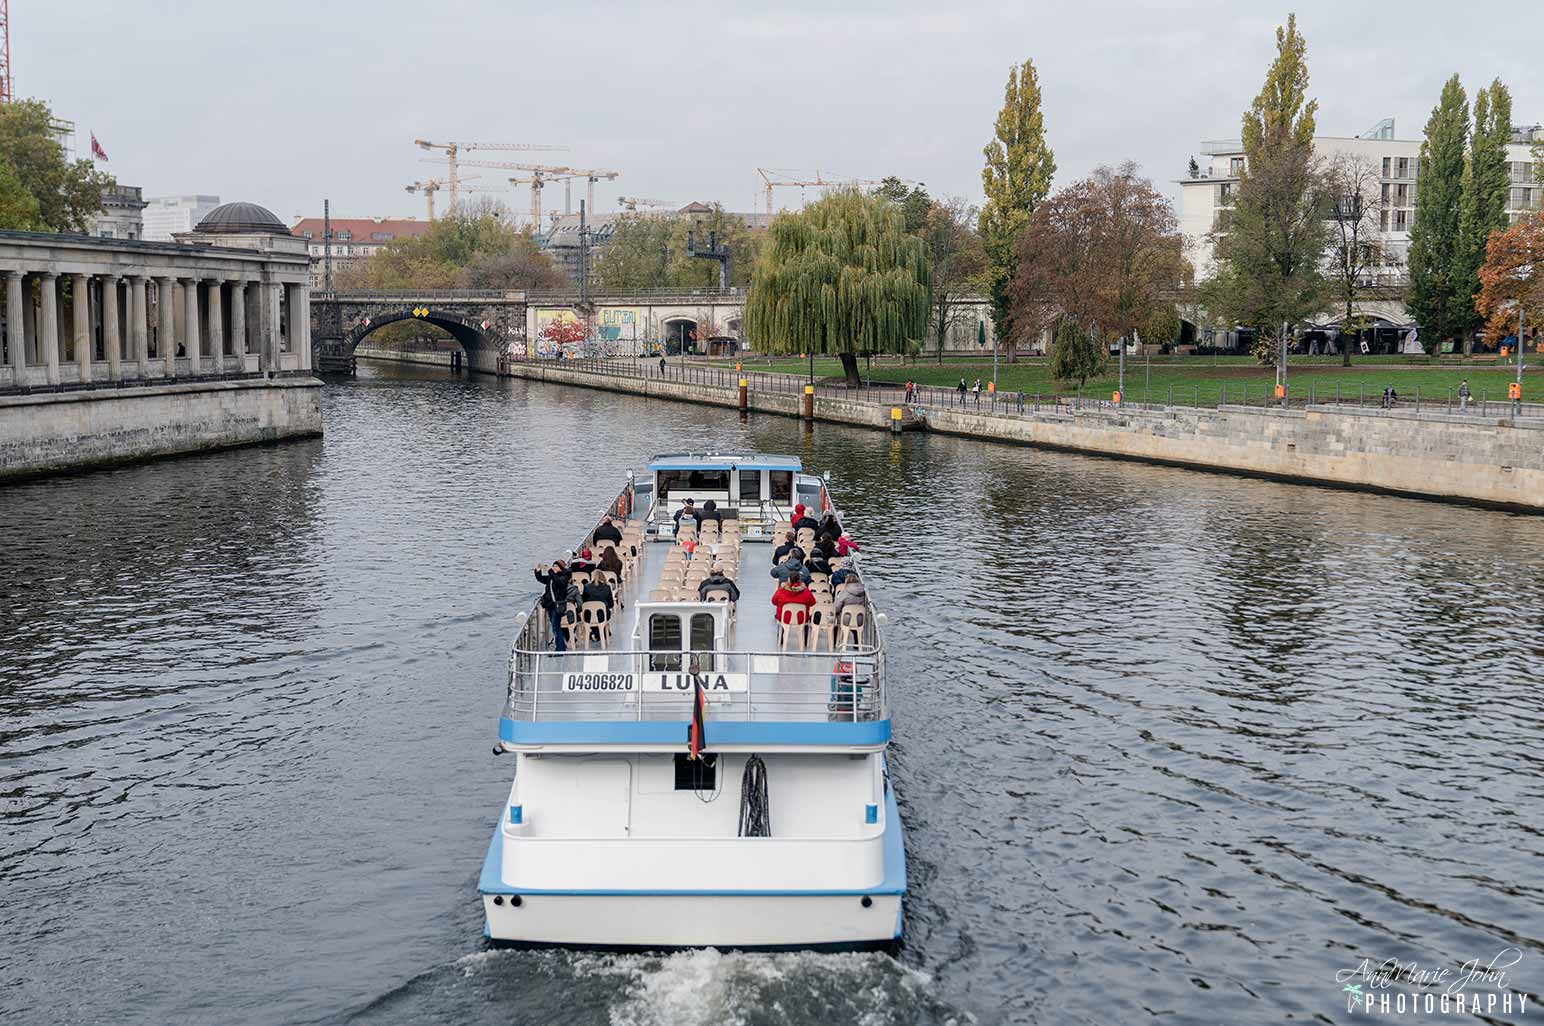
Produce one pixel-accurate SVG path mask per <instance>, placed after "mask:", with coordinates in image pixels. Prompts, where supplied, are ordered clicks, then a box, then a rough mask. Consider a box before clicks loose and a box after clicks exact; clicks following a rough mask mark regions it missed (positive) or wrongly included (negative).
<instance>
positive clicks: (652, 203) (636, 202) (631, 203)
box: [617, 196, 675, 210]
mask: <svg viewBox="0 0 1544 1026" xmlns="http://www.w3.org/2000/svg"><path fill="white" fill-rule="evenodd" d="M617 202H618V203H620V204H622V209H623V210H637V209H638V208H639V207H661V208H664V207H673V206H675V204H674V203H671V202H670V201H669V200H662V199H648V198H647V197H644V196H618V197H617Z"/></svg>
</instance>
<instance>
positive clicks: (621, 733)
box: [499, 719, 890, 746]
mask: <svg viewBox="0 0 1544 1026" xmlns="http://www.w3.org/2000/svg"><path fill="white" fill-rule="evenodd" d="M708 739H709V741H711V742H713V743H714V744H723V745H865V746H869V745H883V744H888V743H889V741H890V721H889V720H873V721H870V722H866V723H842V722H837V723H757V722H750V723H743V722H732V721H725V722H719V721H718V720H709V721H708ZM499 740H500V741H507V742H509V743H510V744H527V745H534V744H577V745H617V744H636V745H684V744H686V724H685V723H684V722H682V721H678V720H653V721H639V720H595V721H591V722H572V721H569V722H562V721H555V720H537V721H536V722H531V721H528V720H511V719H500V720H499Z"/></svg>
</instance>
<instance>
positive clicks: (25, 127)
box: [0, 100, 114, 234]
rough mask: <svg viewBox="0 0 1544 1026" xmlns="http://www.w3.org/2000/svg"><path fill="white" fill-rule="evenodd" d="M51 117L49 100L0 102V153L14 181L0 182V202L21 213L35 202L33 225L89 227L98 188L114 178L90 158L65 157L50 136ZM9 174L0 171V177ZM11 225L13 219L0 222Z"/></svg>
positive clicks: (68, 229) (67, 228)
mask: <svg viewBox="0 0 1544 1026" xmlns="http://www.w3.org/2000/svg"><path fill="white" fill-rule="evenodd" d="M53 121H54V118H53V114H52V113H51V112H50V111H49V109H48V105H47V104H45V103H42V102H41V101H38V100H16V101H14V102H12V103H7V104H5V105H3V106H0V157H3V158H4V160H5V162H6V163H8V164H9V165H10V167H11V169H12V171H13V172H14V176H15V178H16V180H17V183H19V187H18V184H5V183H0V203H3V205H4V206H6V207H7V208H9V209H10V210H11V213H10V214H9V215H8V216H9V217H12V218H16V217H21V216H23V214H24V212H25V211H28V210H30V209H31V207H32V205H33V204H34V203H35V204H36V206H37V211H36V213H35V214H31V215H30V216H29V217H28V220H29V221H30V223H29V225H28V227H29V228H30V229H31V230H33V231H45V232H74V233H77V234H84V233H88V232H90V231H91V228H92V225H93V223H94V222H95V220H96V215H97V213H98V212H99V211H100V210H101V209H102V190H103V189H105V188H108V187H110V186H111V185H113V184H114V182H113V178H112V176H111V175H105V174H102V173H101V172H100V171H98V170H97V169H96V166H95V165H94V164H92V163H91V161H89V160H77V161H75V162H74V163H71V162H70V161H69V160H67V159H66V155H65V152H64V147H63V146H61V145H59V142H58V140H57V139H55V138H54V132H53V129H52V127H51V126H52V125H53ZM8 177H10V176H8V175H5V174H4V173H3V172H0V178H8ZM23 193H25V194H27V195H29V196H30V197H31V198H32V201H33V202H32V203H28V202H27V201H26V199H25V198H23V196H22V194H23ZM13 225H16V222H12V221H9V220H8V221H4V222H0V227H6V228H9V227H13Z"/></svg>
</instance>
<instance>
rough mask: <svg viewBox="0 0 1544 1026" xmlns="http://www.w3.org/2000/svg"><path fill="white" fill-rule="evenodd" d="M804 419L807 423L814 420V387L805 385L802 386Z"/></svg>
mask: <svg viewBox="0 0 1544 1026" xmlns="http://www.w3.org/2000/svg"><path fill="white" fill-rule="evenodd" d="M804 419H805V420H808V421H812V422H813V421H814V419H815V386H814V385H805V386H804Z"/></svg>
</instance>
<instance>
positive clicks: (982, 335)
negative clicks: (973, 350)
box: [976, 317, 997, 395]
mask: <svg viewBox="0 0 1544 1026" xmlns="http://www.w3.org/2000/svg"><path fill="white" fill-rule="evenodd" d="M976 344H977V345H978V346H984V345H986V321H984V320H983V319H981V318H980V317H977V318H976ZM992 394H993V395H996V394H997V335H996V333H995V332H994V333H993V335H992Z"/></svg>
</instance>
